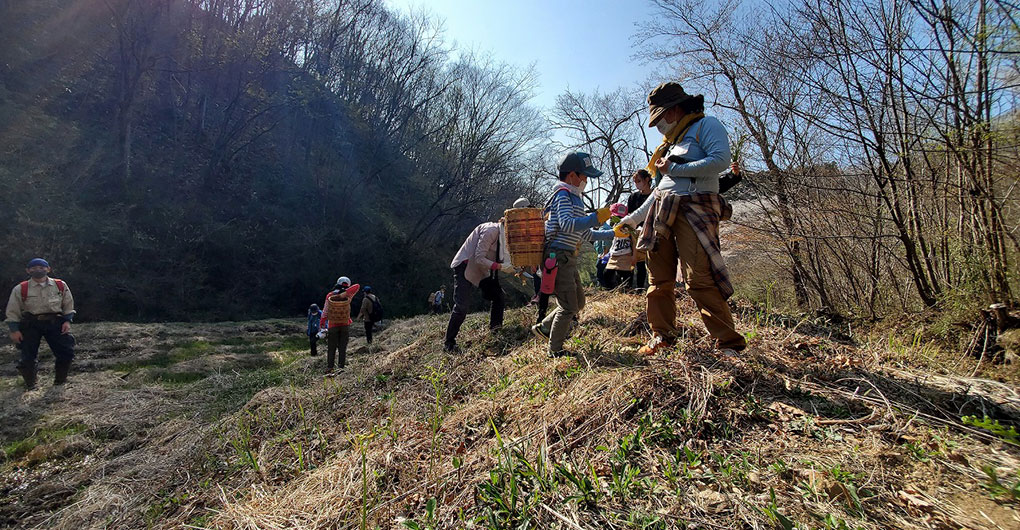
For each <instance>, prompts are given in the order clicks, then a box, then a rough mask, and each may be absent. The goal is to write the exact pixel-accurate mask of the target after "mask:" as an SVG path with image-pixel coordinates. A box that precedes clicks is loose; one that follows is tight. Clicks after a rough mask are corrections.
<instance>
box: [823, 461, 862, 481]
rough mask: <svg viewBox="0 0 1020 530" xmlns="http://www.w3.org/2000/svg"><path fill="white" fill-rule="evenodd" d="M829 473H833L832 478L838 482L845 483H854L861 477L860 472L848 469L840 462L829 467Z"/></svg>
mask: <svg viewBox="0 0 1020 530" xmlns="http://www.w3.org/2000/svg"><path fill="white" fill-rule="evenodd" d="M829 474H831V475H832V478H834V479H836V481H837V482H842V483H844V484H854V483H855V481H857V480H858V479H859V478H861V475H860V474H858V473H853V472H851V471H846V470H844V469H843V467H842V466H840V465H839V464H836V465H834V466H832V467H831V468H829Z"/></svg>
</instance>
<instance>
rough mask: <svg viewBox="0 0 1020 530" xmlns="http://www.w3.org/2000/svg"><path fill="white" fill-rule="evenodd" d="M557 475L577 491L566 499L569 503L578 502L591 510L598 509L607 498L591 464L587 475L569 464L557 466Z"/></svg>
mask: <svg viewBox="0 0 1020 530" xmlns="http://www.w3.org/2000/svg"><path fill="white" fill-rule="evenodd" d="M556 473H557V475H559V476H561V477H563V478H564V479H566V481H567V482H568V483H570V484H572V485H573V486H574V488H575V489H576V490H577V493H575V494H572V495H568V496H567V497H566V500H568V501H571V500H576V501H578V502H580V503H582V504H583V505H584V506H585V507H586V508H590V509H591V508H595V507H597V506H598V504H599V502H600V501H602V499H603V497H605V492H604V491H603V490H602V484H601V483H600V482H599V477H598V475H596V474H595V467H594V466H593V465H592V464H591V462H589V463H588V472H587V473H586V472H583V471H578V470H575V469H574V468H573V466H572V465H570V464H569V463H568V464H556Z"/></svg>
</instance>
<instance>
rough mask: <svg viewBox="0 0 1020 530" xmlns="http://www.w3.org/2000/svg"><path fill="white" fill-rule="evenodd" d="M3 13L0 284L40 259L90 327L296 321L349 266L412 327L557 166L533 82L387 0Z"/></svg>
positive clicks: (217, 1)
mask: <svg viewBox="0 0 1020 530" xmlns="http://www.w3.org/2000/svg"><path fill="white" fill-rule="evenodd" d="M0 19H2V20H3V21H4V22H3V29H2V30H0V209H2V211H4V212H5V215H4V216H3V223H4V224H3V227H4V229H3V231H2V232H3V236H2V237H3V242H2V245H0V248H2V250H0V263H2V264H3V265H2V267H3V269H2V274H0V277H2V278H4V281H3V282H2V283H4V284H12V283H13V282H14V281H16V280H20V279H21V278H22V277H23V270H22V268H23V264H24V262H25V261H26V259H28V258H29V257H31V256H34V255H46V256H47V257H48V258H49V260H50V262H51V263H53V265H54V269H55V270H54V275H55V276H57V277H62V278H65V279H67V280H68V281H69V283H70V284H71V286H72V288H73V289H74V291H75V294H76V297H77V298H78V299H79V300H80V301H81V302H82V307H81V308H80V313H81V315H82V317H84V318H87V319H114V318H118V319H142V320H150V319H184V320H199V319H240V318H247V317H252V316H257V315H283V314H295V313H298V312H300V311H302V310H304V309H305V308H307V306H308V304H309V303H312V302H321V300H319V299H320V298H321V296H322V293H323V292H324V290H325V289H326V288H328V287H329V286H330V285H332V282H333V281H334V280H335V279H336V278H337V277H338V276H340V275H347V276H350V277H351V278H353V279H354V281H356V282H360V283H362V284H369V285H373V286H375V287H376V291H377V292H378V293H379V294H380V295H381V296H382V297H383V300H385V301H386V303H387V308H388V311H389V312H390V314H391V315H398V314H401V313H406V312H407V311H408V310H409V309H410V307H411V304H412V303H415V307H416V306H417V305H419V303H420V302H421V301H422V300H424V298H425V296H426V295H427V294H428V292H429V289H435V288H436V287H437V286H438V284H439V282H440V281H447V280H448V278H447V276H448V275H449V272H448V271H449V269H448V268H447V267H448V266H449V263H448V259H449V257H450V256H452V255H453V252H454V251H455V250H456V248H457V246H459V244H460V243H461V240H462V239H463V237H464V235H465V234H466V233H467V232H468V231H470V229H471V227H473V226H474V225H475V224H477V223H478V222H480V221H481V220H488V219H493V218H494V217H495V216H496V215H497V214H498V213H499V212H501V211H502V210H503V209H504V208H506V207H507V206H508V205H509V204H510V203H511V202H512V201H513V200H514V199H515V198H516V197H518V196H520V195H522V194H524V195H528V194H533V190H534V184H528V183H529V182H530V183H534V182H537V176H538V175H537V174H532V173H534V172H536V171H541V170H542V168H543V165H542V163H540V162H538V161H537V157H539V156H540V155H541V151H540V150H539V145H540V144H539V142H538V140H539V139H540V138H541V136H542V134H543V132H542V131H543V127H542V123H541V121H540V120H539V114H538V112H537V111H536V110H534V109H532V108H531V107H529V106H528V105H527V104H526V101H527V99H528V98H529V96H530V91H531V90H532V84H533V80H532V75H531V74H530V73H529V72H527V71H521V70H517V69H514V68H512V67H508V66H505V65H502V64H498V63H496V62H494V61H492V60H490V59H488V58H486V57H483V56H476V55H471V54H464V53H461V54H457V55H454V54H452V53H451V50H450V48H449V47H448V45H447V44H446V42H445V41H444V37H443V35H442V34H441V33H440V31H439V29H438V26H437V23H436V22H434V21H432V20H429V19H428V18H425V17H417V18H408V17H404V16H397V15H395V14H393V13H391V12H390V11H388V10H387V9H386V8H385V7H384V5H383V3H382V2H381V1H378V0H353V1H347V0H342V1H337V2H246V1H241V0H226V1H224V0H201V1H200V0H193V1H192V0H188V1H184V0H156V1H149V0H145V1H139V0H75V1H70V2H65V1H46V0H42V1H32V2H0ZM529 172H530V173H529ZM428 278H434V279H435V280H434V281H431V282H424V281H423V280H424V279H428Z"/></svg>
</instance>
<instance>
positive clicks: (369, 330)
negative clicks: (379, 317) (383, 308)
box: [365, 320, 375, 344]
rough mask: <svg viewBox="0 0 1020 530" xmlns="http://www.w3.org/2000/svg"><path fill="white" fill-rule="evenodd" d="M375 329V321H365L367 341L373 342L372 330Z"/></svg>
mask: <svg viewBox="0 0 1020 530" xmlns="http://www.w3.org/2000/svg"><path fill="white" fill-rule="evenodd" d="M373 330H375V322H372V321H371V320H366V321H365V342H367V343H369V344H372V331H373Z"/></svg>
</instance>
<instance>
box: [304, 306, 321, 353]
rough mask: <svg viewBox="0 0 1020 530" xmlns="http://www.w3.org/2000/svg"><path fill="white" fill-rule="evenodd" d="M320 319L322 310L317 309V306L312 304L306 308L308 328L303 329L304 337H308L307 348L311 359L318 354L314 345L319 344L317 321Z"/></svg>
mask: <svg viewBox="0 0 1020 530" xmlns="http://www.w3.org/2000/svg"><path fill="white" fill-rule="evenodd" d="M321 318H322V310H320V309H319V305H318V304H312V305H311V307H309V308H308V328H307V329H305V335H308V346H309V348H310V352H309V353H311V355H312V357H315V356H316V355H318V354H319V351H318V349H317V348H316V344H317V343H318V342H319V319H321Z"/></svg>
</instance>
